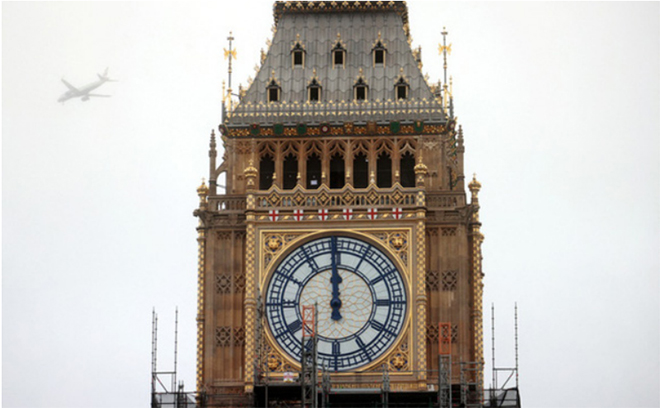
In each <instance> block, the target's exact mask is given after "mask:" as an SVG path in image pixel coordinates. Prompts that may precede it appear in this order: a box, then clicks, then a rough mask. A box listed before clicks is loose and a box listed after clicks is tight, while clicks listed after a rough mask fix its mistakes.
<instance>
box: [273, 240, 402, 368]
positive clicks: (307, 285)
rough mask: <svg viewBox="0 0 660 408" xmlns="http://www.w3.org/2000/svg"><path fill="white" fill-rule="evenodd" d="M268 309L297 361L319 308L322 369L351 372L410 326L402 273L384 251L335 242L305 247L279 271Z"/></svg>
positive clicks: (282, 341) (353, 242) (277, 332)
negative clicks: (306, 325) (305, 321)
mask: <svg viewBox="0 0 660 408" xmlns="http://www.w3.org/2000/svg"><path fill="white" fill-rule="evenodd" d="M265 305H266V307H265V311H266V320H267V323H268V327H269V328H270V331H271V333H272V334H273V337H274V338H275V340H276V341H277V343H278V344H279V345H280V346H281V347H282V348H283V349H284V350H285V351H286V352H287V353H288V354H289V355H290V356H291V357H292V358H293V359H294V360H296V361H300V357H301V342H302V307H303V306H309V305H316V310H317V313H318V315H317V316H318V322H317V336H318V349H317V350H318V364H319V367H323V366H325V367H327V368H328V369H330V370H333V371H346V370H353V369H356V368H359V367H362V366H364V365H366V364H369V363H370V362H372V361H374V360H376V359H378V358H379V357H381V356H382V355H383V354H384V353H385V352H386V351H387V350H388V349H389V348H390V347H391V346H392V344H393V343H394V341H395V340H396V338H397V337H398V335H399V333H400V332H401V330H402V328H403V324H404V320H405V316H406V310H407V297H406V290H405V286H404V283H403V278H402V276H401V273H400V272H399V270H398V269H397V267H396V266H395V264H394V263H393V262H392V261H391V260H390V259H389V258H388V257H387V256H386V255H385V254H384V253H383V252H382V251H381V250H380V249H378V248H377V247H375V246H373V245H371V244H369V243H367V242H365V241H362V240H360V239H356V238H352V237H345V236H330V237H323V238H318V239H315V240H313V241H310V242H307V243H305V244H303V245H301V246H299V247H297V248H296V249H295V250H293V252H291V253H290V254H289V255H287V256H286V257H285V258H284V259H283V260H282V261H281V262H280V263H279V265H277V268H276V269H275V270H274V272H273V273H272V275H271V278H270V281H269V283H268V286H267V289H266V299H265Z"/></svg>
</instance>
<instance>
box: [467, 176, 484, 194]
mask: <svg viewBox="0 0 660 408" xmlns="http://www.w3.org/2000/svg"><path fill="white" fill-rule="evenodd" d="M468 188H469V189H470V191H472V196H473V197H474V196H476V193H477V192H479V190H481V183H479V182H478V181H477V173H474V174H473V176H472V181H470V184H468Z"/></svg>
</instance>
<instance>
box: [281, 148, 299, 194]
mask: <svg viewBox="0 0 660 408" xmlns="http://www.w3.org/2000/svg"><path fill="white" fill-rule="evenodd" d="M282 171H283V172H284V175H283V176H284V177H283V178H284V180H283V182H282V188H283V189H285V190H291V189H292V188H294V187H295V186H296V184H297V183H298V158H297V157H296V156H294V155H293V154H289V155H288V156H286V157H285V158H284V164H283V165H282Z"/></svg>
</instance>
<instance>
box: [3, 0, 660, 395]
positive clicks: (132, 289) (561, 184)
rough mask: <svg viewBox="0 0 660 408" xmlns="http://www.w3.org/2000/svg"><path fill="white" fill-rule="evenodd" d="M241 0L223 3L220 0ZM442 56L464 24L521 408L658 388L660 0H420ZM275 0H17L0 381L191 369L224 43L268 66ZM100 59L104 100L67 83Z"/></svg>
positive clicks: (34, 382) (22, 389) (9, 75)
mask: <svg viewBox="0 0 660 408" xmlns="http://www.w3.org/2000/svg"><path fill="white" fill-rule="evenodd" d="M230 3H231V4H233V5H225V4H230ZM408 6H409V18H410V26H411V32H412V37H413V46H415V47H416V46H418V45H421V46H422V50H423V52H422V58H423V61H424V72H427V73H429V75H430V78H431V80H432V81H437V80H438V79H440V78H442V60H441V58H440V56H439V55H438V53H437V45H438V43H439V42H440V41H441V35H440V32H441V31H442V27H443V26H446V27H447V30H448V31H449V38H448V41H449V42H451V43H452V54H451V56H450V59H449V73H450V74H451V75H452V76H453V82H454V86H453V91H454V97H455V99H454V100H455V106H456V114H457V116H458V118H459V123H461V124H462V125H463V129H464V133H465V145H466V156H465V157H466V173H467V174H469V175H470V176H471V175H472V173H474V172H476V173H477V178H478V179H479V181H480V182H481V183H482V185H483V188H482V192H481V194H480V203H481V206H482V210H481V220H482V222H483V228H482V230H483V232H484V234H485V236H486V240H485V242H484V246H483V251H484V261H483V265H484V271H485V273H486V278H485V285H486V286H485V299H484V306H485V322H484V329H485V338H486V343H485V349H486V353H487V354H486V362H487V368H486V374H487V375H486V380H487V381H488V382H489V381H490V327H491V325H490V304H491V303H492V302H495V304H496V313H497V316H496V318H497V324H496V329H497V359H498V363H499V364H498V365H501V366H510V365H511V364H513V328H512V326H513V305H514V302H515V301H517V302H518V307H519V326H520V327H519V330H520V386H521V392H522V397H523V403H524V404H525V406H530V407H624V406H626V407H633V406H634V407H657V406H659V405H660V397H659V394H660V385H659V384H660V356H659V348H660V336H659V328H660V314H659V310H660V301H659V291H660V281H659V272H660V260H659V255H658V254H659V251H658V248H660V164H659V163H660V160H659V159H660V23H659V21H660V19H659V18H658V17H659V15H660V3H657V2H648V3H592V2H589V3H496V2H489V3H443V2H422V1H411V2H409V3H408ZM272 23H273V19H272V2H264V1H259V2H254V1H242V2H213V3H183V2H179V3H161V2H139V3H138V2H132V3H124V2H122V3H115V2H67V3H46V2H42V3H22V2H20V3H15V2H12V3H9V2H3V4H2V51H3V54H2V153H3V154H2V163H3V166H2V188H3V192H2V195H3V200H2V209H3V214H2V215H3V217H2V222H3V224H2V226H3V230H2V237H3V245H2V255H3V257H2V258H3V262H2V288H3V289H2V352H3V353H2V366H3V367H2V368H3V370H2V383H3V385H2V402H3V406H5V407H114V406H118V405H122V406H136V407H137V406H146V405H147V404H148V398H149V381H150V358H151V355H150V349H151V310H152V307H156V309H157V312H158V313H159V316H160V331H159V349H160V353H159V366H160V367H161V368H162V369H171V368H172V367H171V362H172V356H171V354H172V353H173V344H172V337H173V333H172V332H173V329H174V327H173V326H174V323H173V320H174V308H175V306H178V307H179V378H180V379H183V380H185V382H186V385H187V388H189V389H192V387H193V386H194V365H195V307H196V265H197V260H196V256H197V248H196V240H195V238H196V232H195V226H196V225H197V223H196V220H195V218H193V216H192V211H193V209H194V208H195V207H196V205H197V197H196V193H195V189H196V187H197V186H198V185H199V184H200V182H201V178H202V177H206V176H207V172H208V161H207V160H208V155H207V150H208V141H209V134H210V131H211V129H214V128H216V127H217V125H218V124H219V122H220V97H221V95H220V91H221V88H222V84H221V83H222V81H223V80H226V61H225V60H224V59H223V52H222V50H223V48H224V47H227V41H226V37H227V36H228V34H229V31H230V30H231V31H233V33H234V37H235V38H236V40H235V47H236V48H238V60H237V61H236V64H235V67H234V79H233V82H234V83H235V84H238V83H243V84H245V83H246V81H247V78H248V76H254V71H253V67H254V65H255V64H257V63H258V61H259V50H260V49H261V48H265V41H266V39H267V38H270V37H271V31H270V27H271V25H272ZM106 67H109V68H110V69H109V75H110V77H111V78H115V79H118V80H119V82H116V83H108V84H105V85H103V86H102V87H101V88H99V90H98V92H99V93H102V94H111V95H113V96H112V98H103V99H96V100H91V101H89V102H81V101H80V100H70V101H68V102H67V103H66V104H65V105H61V104H58V103H57V102H56V100H57V98H58V97H59V96H60V95H61V94H62V93H64V92H65V91H66V89H65V87H64V85H63V84H62V83H61V81H60V78H62V77H64V78H65V79H66V80H67V81H69V82H71V83H72V84H74V85H82V84H85V83H88V82H92V81H94V80H95V79H96V73H102V72H103V70H104V69H105V68H106Z"/></svg>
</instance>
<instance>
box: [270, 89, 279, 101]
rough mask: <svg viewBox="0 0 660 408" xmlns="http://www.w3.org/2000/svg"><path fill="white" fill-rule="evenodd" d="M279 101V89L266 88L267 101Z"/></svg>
mask: <svg viewBox="0 0 660 408" xmlns="http://www.w3.org/2000/svg"><path fill="white" fill-rule="evenodd" d="M279 101H280V89H279V88H275V87H271V88H268V102H279Z"/></svg>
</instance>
